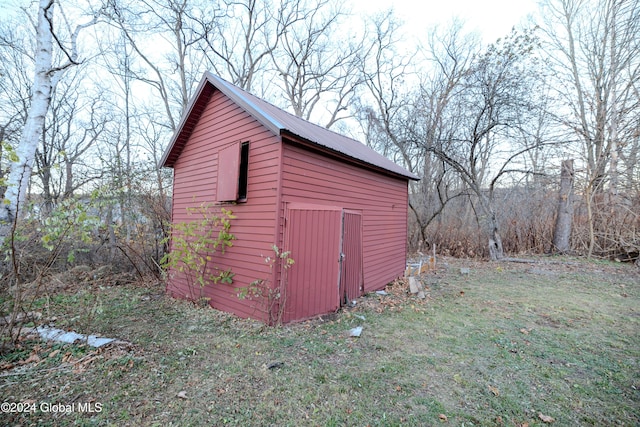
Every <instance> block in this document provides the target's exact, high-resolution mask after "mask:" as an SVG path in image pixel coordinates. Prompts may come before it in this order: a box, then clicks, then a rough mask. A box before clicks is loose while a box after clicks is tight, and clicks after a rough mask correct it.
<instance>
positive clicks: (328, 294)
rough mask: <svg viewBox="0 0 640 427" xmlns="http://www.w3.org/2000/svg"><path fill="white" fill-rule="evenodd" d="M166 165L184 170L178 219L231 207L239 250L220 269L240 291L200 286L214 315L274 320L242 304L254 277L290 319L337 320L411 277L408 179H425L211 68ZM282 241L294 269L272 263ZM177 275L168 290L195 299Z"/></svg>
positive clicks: (219, 261)
mask: <svg viewBox="0 0 640 427" xmlns="http://www.w3.org/2000/svg"><path fill="white" fill-rule="evenodd" d="M161 165H162V166H165V167H171V168H173V169H174V183H173V206H172V221H173V222H174V224H175V223H178V222H182V221H189V220H192V219H193V218H192V216H190V215H188V213H187V210H188V208H193V207H197V206H200V205H202V204H203V203H213V204H216V205H217V204H219V205H222V206H224V207H226V208H228V209H230V210H232V211H233V214H234V215H235V216H236V218H235V219H233V220H232V224H231V230H230V232H231V233H232V234H234V235H235V238H236V239H235V240H234V241H233V246H232V247H230V248H228V249H227V250H226V252H225V253H224V254H221V255H216V257H215V259H214V260H213V263H214V265H215V266H216V267H218V268H220V269H221V270H226V269H230V270H231V271H232V272H233V273H234V276H233V283H232V284H222V283H217V284H215V285H207V286H205V287H204V288H203V289H202V291H203V292H204V295H205V296H206V297H208V298H210V300H209V303H210V304H211V306H213V307H214V308H216V309H220V310H224V311H228V312H232V313H235V314H237V315H239V316H242V317H254V318H260V319H261V320H268V314H267V311H268V309H267V307H265V306H264V304H265V303H264V301H260V300H259V299H257V298H254V299H251V298H239V296H238V289H241V288H244V287H247V286H248V285H249V284H250V283H252V282H254V281H256V280H262V281H263V284H265V285H266V286H269V287H270V288H272V289H277V290H279V292H274V293H273V295H276V297H279V300H278V301H276V304H275V305H276V307H275V308H272V309H271V310H278V307H277V305H278V304H282V310H281V311H280V312H281V313H282V320H283V321H284V322H290V321H296V320H302V319H307V318H310V317H313V316H317V315H320V314H325V313H329V312H332V311H335V310H337V309H338V308H340V306H341V305H344V304H345V303H347V302H349V301H352V300H355V299H356V298H357V297H359V296H360V295H362V294H363V293H365V292H370V291H375V290H379V289H382V288H384V287H385V285H386V284H387V283H389V282H391V281H393V280H394V279H396V278H398V277H401V276H402V275H403V273H404V269H405V263H406V246H407V209H408V183H409V180H416V179H417V177H416V176H415V175H413V174H411V173H409V172H407V171H406V170H405V169H404V168H402V167H400V166H398V165H396V164H395V163H394V162H392V161H391V160H389V159H387V158H386V157H384V156H382V155H380V154H378V153H377V152H375V151H374V150H372V149H371V148H369V147H367V146H366V145H364V144H362V143H360V142H358V141H356V140H354V139H351V138H348V137H346V136H343V135H340V134H337V133H335V132H333V131H330V130H327V129H325V128H323V127H320V126H317V125H314V124H312V123H309V122H307V121H305V120H303V119H301V118H299V117H296V116H294V115H291V114H289V113H287V112H285V111H283V110H281V109H279V108H277V107H275V106H273V105H271V104H269V103H268V102H266V101H264V100H262V99H260V98H257V97H256V96H254V95H251V94H250V93H248V92H246V91H244V90H242V89H240V88H238V87H236V86H234V85H232V84H231V83H228V82H226V81H225V80H223V79H221V78H219V77H217V76H215V75H213V74H210V73H205V75H204V76H203V78H202V80H201V82H200V84H199V86H198V88H197V90H196V92H195V95H194V96H193V98H192V99H191V101H190V103H189V105H188V107H187V109H186V111H185V114H184V115H183V117H182V120H181V122H180V124H179V126H178V129H177V131H176V133H175V135H174V136H173V138H172V140H171V142H170V144H169V146H168V148H167V150H166V152H165V153H164V156H163V157H162V160H161ZM274 245H275V246H276V247H277V248H279V249H280V250H281V251H289V252H290V257H291V259H293V260H294V261H295V263H294V264H293V265H292V266H291V267H290V268H289V269H287V270H285V269H283V266H282V265H279V264H276V265H275V266H272V265H270V263H268V262H265V259H266V258H267V257H272V258H273V256H274V251H273V247H274ZM188 283H189V282H188V281H187V280H186V279H185V277H184V274H181V273H179V272H178V271H170V272H169V280H168V284H167V291H168V292H169V293H170V294H171V295H173V296H176V297H189V295H193V292H192V291H190V290H189V289H188V286H189V285H188Z"/></svg>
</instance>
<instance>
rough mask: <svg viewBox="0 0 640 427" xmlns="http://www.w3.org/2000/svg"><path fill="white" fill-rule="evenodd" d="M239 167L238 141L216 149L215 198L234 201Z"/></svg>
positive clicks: (236, 192)
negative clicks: (216, 180) (216, 174)
mask: <svg viewBox="0 0 640 427" xmlns="http://www.w3.org/2000/svg"><path fill="white" fill-rule="evenodd" d="M239 169H240V143H239V142H238V143H235V144H233V145H230V146H229V147H225V148H223V149H221V150H220V151H218V183H217V192H218V194H217V197H216V198H217V200H218V201H219V202H230V201H235V200H236V199H237V198H238V173H239Z"/></svg>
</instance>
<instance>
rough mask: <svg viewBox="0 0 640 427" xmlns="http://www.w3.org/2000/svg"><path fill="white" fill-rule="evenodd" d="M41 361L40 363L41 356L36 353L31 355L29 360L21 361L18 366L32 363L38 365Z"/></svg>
mask: <svg viewBox="0 0 640 427" xmlns="http://www.w3.org/2000/svg"><path fill="white" fill-rule="evenodd" d="M39 361H40V356H38V355H37V354H36V353H31V355H30V356H29V357H28V358H26V359H25V360H21V361H19V362H18V364H19V365H26V364H28V363H31V362H35V363H38V362H39Z"/></svg>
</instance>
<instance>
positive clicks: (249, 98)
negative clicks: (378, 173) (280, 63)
mask: <svg viewBox="0 0 640 427" xmlns="http://www.w3.org/2000/svg"><path fill="white" fill-rule="evenodd" d="M205 81H206V82H208V83H210V84H211V85H212V86H214V87H216V88H217V89H218V90H220V91H221V92H222V93H224V94H225V95H226V96H228V97H229V98H231V99H232V100H233V101H234V102H235V103H237V104H238V105H239V106H240V107H242V108H243V109H244V110H245V111H247V112H248V113H249V114H251V115H252V116H253V117H254V118H255V119H256V120H258V121H259V122H260V123H262V124H263V125H264V126H266V127H267V128H268V129H270V130H271V131H272V132H273V133H274V134H276V135H282V136H286V135H287V134H290V135H293V136H297V137H299V138H302V139H303V140H305V141H307V142H309V143H311V144H313V145H316V146H318V147H321V148H325V149H328V150H330V151H333V152H336V153H340V154H342V155H345V156H347V157H350V158H352V159H354V160H356V161H358V162H362V163H365V164H369V165H371V166H374V167H376V168H380V169H383V170H385V171H388V172H391V173H392V174H394V175H399V176H402V177H406V178H408V179H412V180H418V179H419V178H418V177H417V176H416V175H414V174H412V173H411V172H409V171H407V170H406V169H404V168H403V167H401V166H399V165H397V164H396V163H394V162H393V161H391V160H389V159H388V158H386V157H385V156H383V155H381V154H379V153H378V152H376V151H375V150H373V149H372V148H370V147H367V146H366V145H364V144H362V143H361V142H359V141H356V140H355V139H352V138H349V137H347V136H344V135H341V134H339V133H336V132H333V131H331V130H329V129H326V128H323V127H322V126H318V125H316V124H313V123H311V122H308V121H306V120H304V119H302V118H300V117H297V116H294V115H293V114H290V113H288V112H286V111H284V110H282V109H280V108H278V107H276V106H275V105H272V104H270V103H268V102H267V101H265V100H263V99H260V98H258V97H257V96H255V95H252V94H251V93H249V92H247V91H245V90H243V89H241V88H239V87H237V86H235V85H233V84H231V83H229V82H227V81H226V80H224V79H222V78H220V77H218V76H216V75H214V74H212V73H210V72H206V73H205V74H204V76H203V78H202V81H201V82H200V85H199V87H198V91H197V93H196V95H195V98H196V99H197V98H198V97H199V93H200V92H202V91H203V90H204V86H206V85H205V84H204V83H205ZM194 104H196V105H197V102H195V101H194V100H192V104H191V105H190V106H189V107H188V108H187V111H186V112H185V115H184V116H183V119H182V121H181V124H180V126H179V127H178V131H177V132H176V135H175V136H174V138H173V139H172V142H171V144H170V145H169V148H168V149H167V151H166V153H165V155H164V156H163V160H162V162H161V164H162V165H165V166H170V164H167V160H169V159H171V158H172V155H171V154H170V153H172V152H174V151H175V150H174V149H173V148H174V147H173V146H174V144H175V143H176V142H178V141H181V138H179V135H180V134H181V133H182V132H183V130H184V129H183V127H184V125H185V124H186V122H187V118H188V117H189V115H190V113H189V111H190V110H191V109H192V107H193V105H194ZM179 149H180V148H179V147H178V150H179ZM176 155H177V153H175V154H173V156H176Z"/></svg>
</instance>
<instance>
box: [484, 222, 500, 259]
mask: <svg viewBox="0 0 640 427" xmlns="http://www.w3.org/2000/svg"><path fill="white" fill-rule="evenodd" d="M488 227H489V229H488V230H487V231H488V233H489V258H490V259H491V261H499V260H501V259H502V258H504V249H503V248H502V237H500V232H499V230H498V220H497V219H496V216H495V214H494V213H493V212H492V213H491V215H490V217H489V222H488Z"/></svg>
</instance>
